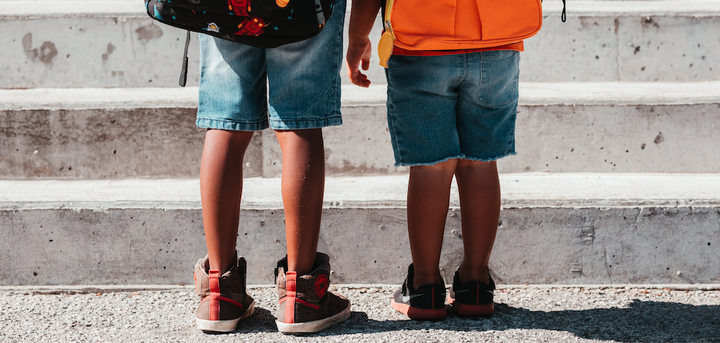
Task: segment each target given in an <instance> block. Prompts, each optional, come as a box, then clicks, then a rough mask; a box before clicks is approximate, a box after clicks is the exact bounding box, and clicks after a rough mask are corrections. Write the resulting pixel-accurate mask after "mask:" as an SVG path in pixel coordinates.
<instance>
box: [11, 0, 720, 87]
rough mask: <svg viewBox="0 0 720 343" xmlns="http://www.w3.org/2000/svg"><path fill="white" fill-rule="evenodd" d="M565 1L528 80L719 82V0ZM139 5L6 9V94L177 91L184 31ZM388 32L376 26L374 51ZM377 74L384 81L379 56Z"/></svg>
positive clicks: (552, 7) (531, 43) (527, 56)
mask: <svg viewBox="0 0 720 343" xmlns="http://www.w3.org/2000/svg"><path fill="white" fill-rule="evenodd" d="M127 3H128V4H129V2H127ZM556 3H559V2H550V3H549V4H546V5H547V6H546V7H547V8H546V15H547V17H546V18H545V22H544V27H543V29H542V30H541V31H540V33H539V34H538V35H537V36H535V37H533V38H530V39H528V40H527V41H526V52H525V53H523V57H522V61H521V68H522V70H523V72H522V75H521V78H522V80H524V81H655V80H664V81H699V80H718V79H720V64H719V63H720V62H718V59H716V58H712V56H713V54H712V53H713V52H715V51H718V50H720V39H719V38H718V36H717V34H715V33H716V32H720V9H719V7H720V6H718V5H716V4H715V3H712V2H698V1H693V2H689V3H687V4H683V3H684V2H683V3H680V2H677V1H675V2H672V1H659V2H653V3H652V4H653V5H652V6H650V5H647V6H645V5H643V2H640V3H639V4H640V5H633V4H636V3H635V2H630V3H629V4H630V5H627V4H628V3H626V2H623V1H599V2H592V1H590V2H587V1H585V2H576V3H575V4H572V2H571V4H570V9H571V10H570V11H569V12H568V21H567V23H562V22H561V21H560V19H559V13H560V9H559V7H558V6H557V4H556ZM137 4H138V5H137V8H136V7H133V6H116V7H118V8H115V7H112V6H98V5H93V6H96V7H90V8H88V9H86V11H85V12H82V11H75V12H72V13H65V12H60V11H59V10H58V11H56V13H40V14H35V15H32V14H28V13H35V12H33V11H32V10H33V8H32V7H29V8H27V9H23V8H20V9H17V8H16V7H17V6H15V7H11V6H4V7H3V4H2V3H0V10H3V12H0V19H2V20H0V32H3V33H4V34H3V35H2V36H0V46H3V47H5V48H4V49H2V50H0V60H1V61H3V63H2V64H0V75H2V76H1V77H0V88H37V87H147V86H156V87H158V86H159V87H174V86H176V85H177V81H178V75H179V72H180V66H181V61H182V52H183V47H184V39H185V32H184V31H182V30H179V29H175V28H172V27H169V26H165V25H162V24H159V23H155V22H153V21H152V20H151V19H150V18H149V17H147V16H146V15H145V14H144V13H143V10H144V8H143V6H142V3H141V2H140V1H138V2H137ZM678 4H679V5H678ZM26 7H27V6H26ZM94 8H97V9H96V10H95V11H94V12H93V9H94ZM128 10H130V11H129V12H128ZM36 12H37V11H36ZM76 12H78V13H76ZM346 26H347V20H346ZM380 30H381V26H380V25H379V24H377V25H376V27H375V30H374V31H373V34H372V39H373V42H374V45H376V44H375V43H376V41H377V39H379V37H380ZM346 44H347V42H346ZM197 54H198V48H197V39H194V40H193V42H192V44H191V49H190V56H191V58H190V67H189V71H190V74H189V80H190V81H189V84H190V85H197V79H198V71H197V69H198V60H197V58H196V57H195V56H197ZM345 74H346V72H345V70H343V71H342V75H343V77H345ZM370 77H371V79H372V80H375V81H376V82H378V83H383V82H385V77H384V73H383V70H382V68H380V67H379V66H377V60H376V59H373V61H372V69H371V71H370ZM346 82H347V80H346Z"/></svg>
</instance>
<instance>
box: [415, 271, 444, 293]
mask: <svg viewBox="0 0 720 343" xmlns="http://www.w3.org/2000/svg"><path fill="white" fill-rule="evenodd" d="M441 284H443V279H442V275H440V270H435V271H431V272H419V271H418V270H417V269H416V270H415V275H414V276H413V287H414V288H415V289H418V287H421V286H425V285H441Z"/></svg>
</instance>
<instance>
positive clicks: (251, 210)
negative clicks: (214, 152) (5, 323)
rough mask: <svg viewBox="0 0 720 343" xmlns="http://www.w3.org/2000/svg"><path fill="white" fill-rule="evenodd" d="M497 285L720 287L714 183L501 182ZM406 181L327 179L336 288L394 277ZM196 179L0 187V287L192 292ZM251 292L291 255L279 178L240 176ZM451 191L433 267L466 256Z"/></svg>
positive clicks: (540, 176)
mask: <svg viewBox="0 0 720 343" xmlns="http://www.w3.org/2000/svg"><path fill="white" fill-rule="evenodd" d="M500 181H501V184H502V189H503V203H502V206H503V211H502V215H501V220H500V223H499V227H498V228H499V231H498V237H497V242H496V244H495V249H494V253H493V257H492V259H491V268H492V270H493V273H494V274H493V275H495V278H496V280H497V281H498V282H499V283H503V284H516V283H521V284H525V283H529V284H576V285H577V284H618V283H636V284H653V283H715V284H717V283H720V257H719V256H718V254H717V253H716V252H717V245H718V244H720V242H718V238H719V237H720V196H719V195H720V174H612V175H610V174H546V173H527V174H503V175H501V178H500ZM406 185H407V177H406V176H381V177H362V178H328V180H327V185H326V190H325V209H324V214H323V224H322V232H321V237H320V243H319V250H320V251H323V252H327V253H328V254H330V255H331V257H332V260H333V267H334V271H333V278H334V280H336V282H338V283H360V282H363V283H391V284H397V283H400V282H401V281H402V275H403V272H404V271H405V268H406V267H407V264H408V263H409V262H410V250H409V246H408V241H407V233H406V220H405V200H404V199H405V190H406ZM199 198H200V196H199V182H198V181H197V180H193V179H183V180H178V179H166V180H120V181H102V180H100V181H57V180H53V181H49V180H48V181H0V228H1V229H0V249H1V251H3V254H0V266H2V268H0V285H6V286H12V285H83V284H85V285H87V284H178V283H186V282H187V280H188V273H189V271H190V270H191V268H192V266H193V264H194V262H195V261H197V259H198V258H200V257H202V256H203V255H204V254H205V242H204V237H203V229H202V227H203V226H202V215H201V209H200V208H201V205H200V202H199ZM242 207H243V211H242V214H241V219H240V231H239V233H238V242H237V244H238V249H239V251H240V253H241V254H242V255H244V256H246V257H247V258H248V260H249V261H252V264H253V268H251V269H250V271H249V275H248V280H249V282H250V283H251V284H269V283H272V280H273V274H272V268H273V266H274V263H275V262H276V260H277V259H278V258H279V257H281V256H283V255H284V254H285V249H286V247H285V239H284V225H283V211H282V206H281V196H280V180H279V179H274V178H248V179H246V180H245V189H244V197H243V204H242ZM461 237H462V233H461V227H460V211H459V209H458V197H457V190H456V189H453V191H452V199H451V210H450V211H449V212H448V216H447V224H446V231H445V239H444V249H443V257H442V260H441V266H442V268H443V273H444V274H445V277H446V278H447V277H449V276H451V273H452V272H453V271H454V269H455V268H456V267H457V266H458V264H459V263H460V262H461V259H462V240H461Z"/></svg>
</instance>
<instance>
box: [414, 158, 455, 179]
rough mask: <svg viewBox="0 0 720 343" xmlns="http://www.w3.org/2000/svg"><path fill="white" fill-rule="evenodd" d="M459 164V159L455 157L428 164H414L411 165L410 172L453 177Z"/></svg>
mask: <svg viewBox="0 0 720 343" xmlns="http://www.w3.org/2000/svg"><path fill="white" fill-rule="evenodd" d="M457 165H458V160H456V159H453V160H448V161H445V162H440V163H436V164H433V165H428V166H414V167H410V174H414V175H434V176H445V177H450V178H452V176H453V175H454V174H455V169H456V168H457Z"/></svg>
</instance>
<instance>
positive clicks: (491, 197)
mask: <svg viewBox="0 0 720 343" xmlns="http://www.w3.org/2000/svg"><path fill="white" fill-rule="evenodd" d="M455 178H456V179H457V183H458V189H459V193H460V209H461V213H462V233H463V246H464V248H465V255H464V257H463V262H462V265H461V266H460V280H461V282H462V283H465V282H468V281H482V282H485V283H488V274H487V265H488V261H489V260H490V253H491V252H492V248H493V244H494V243H495V234H496V233H497V224H498V220H499V218H500V181H499V179H498V172H497V163H496V162H495V161H492V162H480V161H470V160H460V161H459V162H458V166H457V170H456V172H455Z"/></svg>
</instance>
